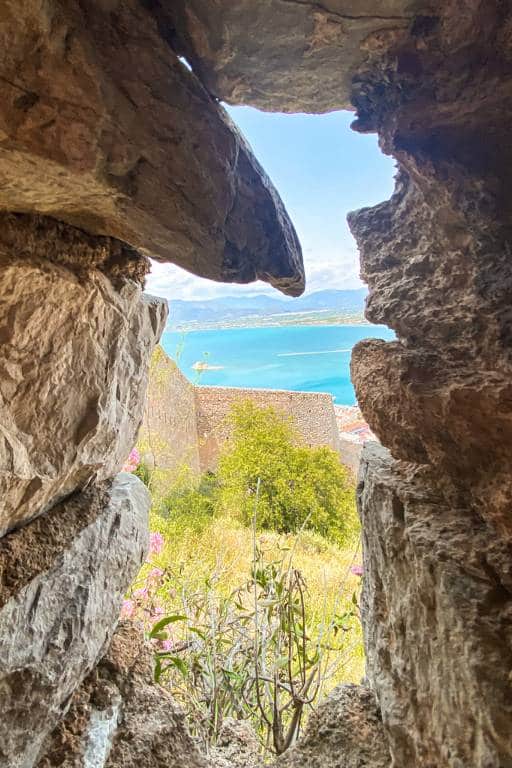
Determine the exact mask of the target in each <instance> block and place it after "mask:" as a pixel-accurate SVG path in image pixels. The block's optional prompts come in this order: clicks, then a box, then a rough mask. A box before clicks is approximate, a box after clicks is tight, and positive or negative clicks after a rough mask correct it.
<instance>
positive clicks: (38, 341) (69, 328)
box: [0, 215, 167, 535]
mask: <svg viewBox="0 0 512 768" xmlns="http://www.w3.org/2000/svg"><path fill="white" fill-rule="evenodd" d="M0 223H1V225H2V226H0V270H1V273H2V280H1V284H0V340H1V347H0V350H1V351H0V535H2V534H3V533H5V531H6V530H9V529H12V528H14V527H17V526H19V525H21V524H22V523H24V522H26V521H27V520H29V519H30V518H32V517H34V516H35V515H36V514H40V513H41V512H43V511H44V510H45V509H46V508H48V507H49V506H51V504H53V503H55V501H57V500H58V499H59V498H63V497H64V496H66V495H67V494H69V493H71V492H72V491H74V490H75V489H77V488H80V487H83V486H84V485H85V484H86V483H87V482H89V481H90V480H91V479H92V478H94V477H96V478H98V479H100V480H101V479H104V478H108V477H112V476H113V475H114V474H116V472H118V471H119V469H120V468H121V466H122V464H123V462H124V461H125V459H126V457H127V455H128V453H129V451H130V449H131V448H132V446H133V444H134V442H135V438H136V434H137V430H138V427H139V424H140V422H141V420H142V413H143V406H144V397H145V391H146V380H147V367H148V364H149V358H150V356H151V353H152V351H153V348H154V346H155V344H156V342H157V341H158V339H159V337H160V334H161V332H162V330H163V327H164V324H165V319H166V316H167V307H166V303H165V302H164V301H163V300H160V299H155V298H152V297H150V296H146V295H144V294H142V293H141V287H140V285H139V284H138V282H136V281H134V280H131V279H126V278H122V277H119V278H116V279H115V280H114V282H112V279H110V278H111V277H112V275H110V277H109V276H107V274H105V272H103V271H101V270H100V269H98V268H96V266H95V263H94V262H95V259H96V258H97V259H100V257H101V254H103V257H105V253H106V254H107V255H108V254H109V253H110V252H109V248H108V247H107V246H108V244H107V245H106V244H105V243H100V244H97V245H96V247H95V248H93V247H92V246H91V247H90V248H89V249H87V248H86V243H84V242H83V241H82V239H80V238H79V237H78V236H77V235H76V234H75V240H77V239H78V240H79V242H78V243H76V242H75V240H73V239H72V238H71V235H69V233H68V239H67V240H66V238H63V237H60V235H59V236H57V235H55V233H54V229H52V226H51V225H49V224H48V223H47V222H41V221H39V222H38V221H37V220H35V219H30V217H29V219H28V221H27V220H26V218H25V217H23V216H21V217H16V216H14V217H13V216H5V215H4V216H3V217H2V218H1V220H0ZM68 229H69V228H68ZM41 232H44V233H45V236H44V237H43V236H42V235H41ZM52 233H53V234H54V235H55V236H53V237H52V236H51V234H52ZM69 238H71V240H70V239H69ZM42 244H43V246H47V248H48V250H47V251H46V255H47V256H48V258H45V257H44V256H43V253H42V251H44V248H41V245H42ZM77 252H78V253H80V254H82V255H83V263H82V268H81V270H80V269H76V266H75V265H74V264H73V263H71V264H70V263H69V261H72V260H73V258H75V259H76V256H77ZM50 259H51V260H53V261H50ZM91 261H92V262H93V263H92V266H91V265H90V263H87V262H91ZM107 261H108V259H107ZM102 266H103V268H104V269H106V270H107V271H108V269H107V266H106V262H105V263H104V264H102ZM111 266H112V265H111Z"/></svg>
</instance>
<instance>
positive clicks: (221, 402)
mask: <svg viewBox="0 0 512 768" xmlns="http://www.w3.org/2000/svg"><path fill="white" fill-rule="evenodd" d="M243 400H251V401H252V402H254V403H255V404H256V405H258V406H260V407H269V406H272V407H273V408H275V409H276V410H279V411H283V412H284V413H286V414H287V415H289V416H292V417H293V418H294V420H295V423H296V426H297V428H298V429H299V432H300V433H301V435H302V437H303V439H304V441H305V443H306V445H309V446H320V445H326V446H328V447H329V448H332V449H333V450H335V451H338V452H339V453H340V458H341V461H342V462H343V463H344V464H346V465H347V466H348V467H350V469H352V471H353V472H356V471H357V465H358V463H359V455H360V451H361V446H354V445H353V444H351V443H348V442H347V441H345V440H343V439H342V438H340V435H339V431H338V427H337V424H336V416H335V410H334V405H333V401H332V397H331V395H329V394H328V393H326V392H292V391H288V390H275V389H249V388H241V387H208V386H200V387H199V386H194V385H193V384H191V383H190V382H189V381H188V379H187V378H186V377H185V376H184V375H183V374H182V373H181V371H180V370H179V368H178V366H177V365H176V363H175V362H174V361H173V360H171V359H170V358H168V357H167V355H165V353H164V352H163V351H162V350H161V349H160V348H159V349H158V350H157V352H156V353H155V355H154V358H153V361H152V364H151V370H150V377H149V387H148V400H147V405H146V408H145V413H144V421H143V424H142V427H141V431H140V434H139V445H141V446H142V452H143V455H144V459H145V461H146V462H147V463H149V464H150V465H152V466H155V467H157V468H158V469H160V470H165V474H166V477H167V478H168V473H169V472H171V473H172V472H175V473H177V472H178V471H179V470H180V468H181V467H183V465H187V466H189V467H190V469H191V470H192V472H193V473H196V474H198V473H199V472H206V471H209V470H210V471H213V470H214V469H215V467H216V463H217V459H218V456H219V452H220V450H221V448H222V446H223V444H224V443H225V441H226V440H228V439H229V436H230V430H229V425H228V424H227V422H226V418H227V416H228V414H229V411H230V409H231V406H232V405H233V404H234V403H236V402H240V401H243Z"/></svg>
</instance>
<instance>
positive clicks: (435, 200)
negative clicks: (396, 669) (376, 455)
mask: <svg viewBox="0 0 512 768" xmlns="http://www.w3.org/2000/svg"><path fill="white" fill-rule="evenodd" d="M511 29H512V17H511V14H510V9H509V8H508V7H505V6H503V5H502V4H500V3H497V2H488V3H480V2H477V0H468V2H465V3H464V4H463V7H461V4H460V3H455V2H446V3H439V4H437V7H436V8H434V9H433V11H432V13H431V15H430V16H429V17H428V18H427V17H424V18H422V19H417V20H416V22H415V25H414V26H413V28H412V30H411V38H410V39H409V40H408V42H407V44H404V45H403V46H402V48H401V49H400V51H399V52H398V53H397V54H396V56H395V57H394V58H393V57H390V56H388V57H387V58H385V59H384V60H383V61H382V62H380V63H379V65H378V66H373V67H371V66H369V67H368V68H367V69H366V71H361V72H360V73H359V74H358V77H357V78H356V80H355V81H354V87H353V100H354V104H355V105H356V107H357V109H358V119H357V121H356V128H357V129H358V130H361V131H373V130H376V131H378V132H379V135H380V143H381V146H382V147H383V148H384V150H385V151H386V152H388V153H390V154H392V155H394V156H395V157H396V159H397V161H398V167H399V173H398V177H397V184H396V190H395V194H394V195H393V196H392V198H391V199H390V200H389V201H387V202H385V203H381V204H380V205H377V206H375V207H374V208H370V209H363V210H361V211H358V212H356V213H354V214H351V215H350V217H349V223H350V225H351V228H352V231H353V233H354V235H355V236H356V239H357V241H358V244H359V248H360V251H361V269H362V275H363V278H364V279H365V280H366V281H367V282H368V285H369V289H370V296H369V299H368V304H367V317H368V319H369V320H371V321H373V322H377V323H386V324H387V325H389V326H390V327H392V328H393V329H394V330H395V331H396V333H397V337H398V338H397V341H396V342H393V343H391V344H384V343H381V342H376V341H371V342H363V343H361V344H360V345H358V346H357V347H356V349H355V350H354V354H353V362H352V375H353V380H354V383H355V387H356V392H357V396H358V399H359V402H360V404H361V407H362V410H363V413H364V416H365V418H366V419H367V421H368V422H369V424H370V426H371V427H372V429H374V430H375V432H376V433H377V435H378V436H379V438H380V439H381V441H382V442H383V443H384V444H385V445H387V446H389V448H390V449H391V451H392V453H393V455H394V456H395V457H396V458H399V459H404V460H407V461H414V462H419V463H428V464H430V465H432V466H434V467H435V468H436V470H437V472H438V473H439V475H440V476H442V478H443V484H444V494H445V496H446V498H447V499H449V500H450V503H453V504H456V505H459V506H461V505H462V506H464V505H465V506H469V507H471V508H472V509H474V510H476V511H478V512H479V513H480V514H482V515H485V516H486V517H487V519H489V520H492V521H493V523H494V524H495V525H496V526H497V527H498V528H499V530H500V533H501V535H506V536H508V537H511V536H512V484H511V482H510V477H511V476H512V458H511V457H512V450H511V449H512V388H511V384H510V382H511V376H512V358H511V349H512V325H511V320H510V291H511V288H512V268H511V260H510V195H509V193H508V185H509V168H510V166H511V163H512V152H511V148H510V139H509V113H510V106H511V103H512V67H511V61H512V37H511V35H510V30H511Z"/></svg>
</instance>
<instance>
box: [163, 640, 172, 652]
mask: <svg viewBox="0 0 512 768" xmlns="http://www.w3.org/2000/svg"><path fill="white" fill-rule="evenodd" d="M160 648H161V649H162V651H170V650H172V640H161V641H160Z"/></svg>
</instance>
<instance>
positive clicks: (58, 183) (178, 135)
mask: <svg viewBox="0 0 512 768" xmlns="http://www.w3.org/2000/svg"><path fill="white" fill-rule="evenodd" d="M4 5H5V7H4V8H3V11H2V39H3V40H4V41H7V44H4V45H3V46H2V50H1V51H0V72H1V74H2V77H1V78H0V103H1V104H2V108H1V110H0V208H3V209H4V210H11V211H21V212H36V213H44V214H47V215H51V216H54V217H55V218H57V219H59V220H62V221H66V222H68V223H71V224H73V225H75V226H78V227H81V228H82V229H84V230H85V231H87V232H90V233H93V234H99V235H109V236H112V237H115V238H117V239H118V240H121V241H123V242H126V243H129V244H130V245H132V246H133V247H135V248H137V249H138V250H139V251H142V252H145V253H146V254H150V255H152V256H154V257H155V258H156V259H159V260H162V261H171V262H174V263H176V264H179V265H180V266H182V267H184V268H185V269H188V270H189V271H191V272H194V273H196V274H199V275H202V276H203V277H208V278H211V279H213V280H221V281H225V282H233V281H235V282H242V283H245V282H250V281H252V280H255V279H261V280H266V281H268V282H270V283H271V284H272V285H274V286H275V287H277V288H279V289H280V290H282V291H283V292H285V293H289V294H291V295H298V294H300V293H301V292H302V291H303V289H304V270H303V266H302V256H301V250H300V245H299V243H298V240H297V236H296V234H295V231H294V229H293V226H292V224H291V222H290V220H289V219H288V216H287V214H286V212H285V209H284V206H283V204H282V203H281V200H280V199H279V196H278V195H277V192H276V191H275V189H274V187H273V185H272V183H271V182H270V180H269V179H268V178H267V176H266V175H265V173H264V171H263V170H262V169H261V167H260V166H259V164H258V162H257V161H256V159H255V158H254V156H253V154H252V152H251V150H250V148H249V147H248V146H247V144H246V143H245V142H244V140H243V138H242V137H241V136H240V134H239V133H238V131H237V130H236V128H234V126H233V125H232V124H231V121H230V120H229V118H228V116H227V115H226V113H225V112H224V110H223V109H222V107H221V106H220V105H219V104H218V103H217V101H216V100H215V99H214V98H212V97H211V96H210V94H209V93H208V92H207V91H206V90H205V89H204V87H203V86H202V85H201V83H200V82H199V80H197V79H196V77H195V76H194V75H193V74H192V73H191V72H190V71H189V70H188V69H187V68H186V66H184V64H183V63H182V62H181V61H180V60H179V59H178V57H177V56H176V54H175V53H174V52H173V50H172V49H171V48H170V46H169V45H168V43H167V42H166V41H165V39H164V38H163V37H162V36H161V35H160V33H159V30H158V28H157V23H156V21H155V19H153V18H152V16H151V15H150V14H149V13H148V12H147V11H146V10H145V9H144V8H143V4H142V3H140V4H139V3H137V2H136V1H135V0H129V1H128V2H125V1H124V0H123V2H120V1H119V0H114V2H108V3H107V2H83V3H76V2H73V0H69V1H68V2H60V3H58V2H55V3H48V4H46V5H44V6H43V7H42V6H41V4H40V3H37V2H32V1H31V0H24V1H23V2H22V3H21V4H20V3H9V2H8V3H7V4H4Z"/></svg>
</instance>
